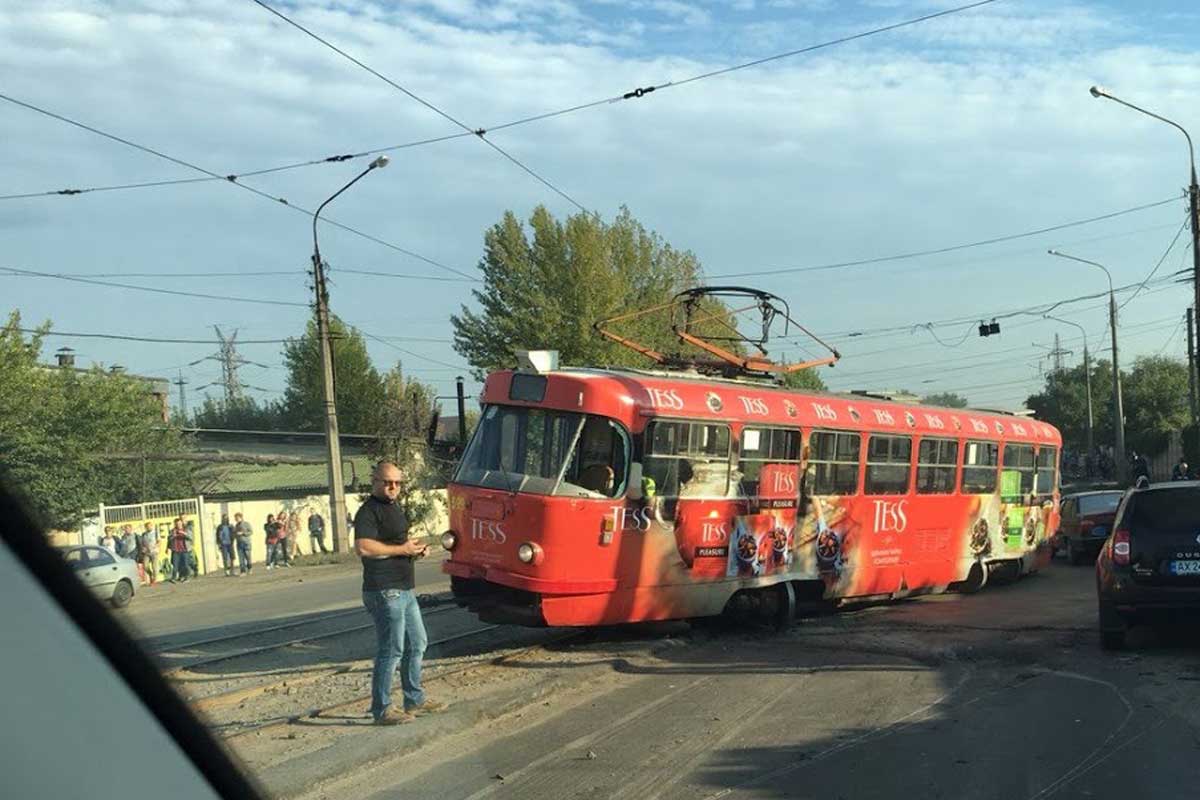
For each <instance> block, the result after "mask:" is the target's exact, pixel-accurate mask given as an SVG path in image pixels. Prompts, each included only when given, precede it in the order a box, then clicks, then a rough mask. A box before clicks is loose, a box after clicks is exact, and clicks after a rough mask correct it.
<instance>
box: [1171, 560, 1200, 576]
mask: <svg viewBox="0 0 1200 800" xmlns="http://www.w3.org/2000/svg"><path fill="white" fill-rule="evenodd" d="M1170 570H1171V574H1172V575H1200V561H1172V562H1171V564H1170Z"/></svg>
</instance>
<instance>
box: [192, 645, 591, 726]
mask: <svg viewBox="0 0 1200 800" xmlns="http://www.w3.org/2000/svg"><path fill="white" fill-rule="evenodd" d="M502 627H505V626H502V625H486V626H484V627H481V628H476V629H474V630H470V631H464V632H462V633H457V634H454V635H452V636H446V637H442V638H439V639H434V640H431V641H430V642H429V646H430V647H435V646H438V645H444V644H448V643H450V642H454V641H459V640H462V639H466V638H470V637H472V636H479V635H482V634H485V633H488V632H490V631H494V630H496V629H498V628H502ZM585 633H586V631H580V630H569V631H566V632H564V633H561V634H558V635H557V636H552V637H550V638H548V639H546V640H543V641H540V642H536V643H534V644H530V645H527V646H524V647H520V648H518V649H516V650H511V651H509V652H506V653H504V654H502V655H499V656H490V657H485V658H480V659H473V660H471V661H468V662H466V663H460V664H456V665H455V666H453V667H449V668H447V669H434V670H430V672H429V674H428V675H426V677H425V682H426V683H436V682H440V681H444V680H446V679H447V678H451V677H454V676H456V675H461V674H462V673H464V672H466V671H467V670H471V669H477V668H479V667H481V666H499V665H502V664H503V663H504V662H505V661H508V660H510V659H513V658H518V657H520V656H523V655H526V654H528V653H531V652H534V651H536V650H539V649H541V648H544V647H546V646H548V645H552V644H559V643H562V642H565V641H569V640H571V639H575V638H580V637H581V636H583V635H584V634H585ZM346 671H349V670H346ZM320 677H325V676H320ZM370 702H371V695H370V694H361V695H357V696H355V697H353V698H351V699H349V700H342V701H339V702H337V703H333V704H330V705H328V706H319V707H316V708H310V709H308V710H306V711H302V712H299V713H292V714H281V715H276V716H274V717H269V718H267V719H263V720H256V721H253V722H247V723H238V722H230V723H224V724H221V725H214V726H210V727H211V728H213V730H214V732H216V733H217V734H218V735H220V736H222V738H224V739H225V740H226V741H230V740H234V739H237V738H239V737H242V736H246V735H248V734H252V733H263V732H266V731H270V730H275V729H283V728H287V727H288V726H290V725H293V724H297V723H300V722H303V721H305V720H315V719H320V718H321V717H323V716H326V715H336V714H343V713H347V712H361V711H362V708H363V704H364V703H370Z"/></svg>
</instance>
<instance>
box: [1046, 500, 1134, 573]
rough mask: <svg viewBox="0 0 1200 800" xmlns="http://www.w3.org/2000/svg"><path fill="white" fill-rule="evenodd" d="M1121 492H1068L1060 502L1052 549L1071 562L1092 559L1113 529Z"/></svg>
mask: <svg viewBox="0 0 1200 800" xmlns="http://www.w3.org/2000/svg"><path fill="white" fill-rule="evenodd" d="M1124 494H1125V493H1124V492H1122V491H1101V492H1080V493H1079V494H1071V495H1067V496H1066V497H1064V498H1063V499H1062V502H1061V503H1060V505H1059V515H1060V520H1059V524H1058V535H1057V537H1056V541H1055V549H1056V550H1058V551H1061V552H1062V553H1063V554H1065V555H1066V558H1067V561H1069V562H1070V563H1072V564H1083V563H1087V562H1094V561H1095V560H1096V556H1097V555H1098V554H1099V552H1100V548H1101V547H1102V546H1103V545H1104V540H1105V539H1107V538H1108V534H1109V532H1110V531H1111V530H1112V524H1113V519H1114V518H1115V517H1116V514H1117V506H1118V505H1120V503H1121V497H1122V496H1123V495H1124Z"/></svg>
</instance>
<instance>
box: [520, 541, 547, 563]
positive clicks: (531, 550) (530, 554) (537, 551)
mask: <svg viewBox="0 0 1200 800" xmlns="http://www.w3.org/2000/svg"><path fill="white" fill-rule="evenodd" d="M517 558H518V559H520V561H521V563H522V564H540V563H542V558H543V553H542V548H541V547H539V546H538V545H536V544H535V543H533V542H522V543H521V545H520V546H519V547H518V548H517Z"/></svg>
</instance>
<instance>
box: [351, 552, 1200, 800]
mask: <svg viewBox="0 0 1200 800" xmlns="http://www.w3.org/2000/svg"><path fill="white" fill-rule="evenodd" d="M1092 580H1093V578H1092V571H1091V569H1090V568H1087V567H1078V568H1072V567H1068V566H1065V565H1059V564H1056V565H1054V566H1052V567H1051V568H1049V569H1048V570H1046V571H1045V572H1043V573H1042V574H1041V575H1038V576H1034V577H1032V578H1027V579H1024V580H1022V581H1020V582H1018V583H1016V584H1014V585H1011V586H1003V587H989V588H988V589H986V590H985V591H983V592H981V593H979V594H976V595H972V596H963V595H947V596H941V597H935V598H922V599H917V600H912V601H908V602H903V603H899V604H893V605H889V606H883V607H873V608H868V609H863V610H859V611H855V612H852V613H841V614H838V615H834V616H830V617H822V618H819V619H815V620H809V621H806V622H805V623H803V624H801V625H799V626H797V627H796V628H795V629H793V631H791V632H789V633H788V634H785V635H782V636H776V635H772V634H770V633H768V632H766V631H763V630H757V631H755V630H733V631H724V632H717V633H700V632H697V633H695V634H687V635H685V636H684V637H683V641H680V642H665V643H661V642H660V647H659V650H658V651H657V653H656V655H655V657H654V658H653V659H650V660H644V661H637V660H629V659H611V661H612V664H613V667H612V669H611V674H608V675H607V676H606V677H605V678H604V679H603V680H599V679H597V678H596V676H595V674H592V673H589V675H591V677H589V678H587V679H586V680H585V679H583V678H582V677H581V679H580V681H578V683H579V684H580V685H579V686H578V687H576V688H575V689H573V690H572V691H570V692H568V693H567V695H566V696H564V697H563V698H561V699H560V701H559V702H558V703H556V705H557V706H558V708H556V709H553V710H542V709H540V708H530V709H528V710H526V711H525V712H524V713H522V714H521V715H516V716H514V715H510V716H508V717H505V718H503V719H502V720H500V721H499V722H497V724H495V725H490V726H484V727H482V728H481V729H479V730H477V731H474V732H473V733H471V734H470V735H469V738H462V737H460V738H459V739H458V740H457V741H456V742H453V743H442V744H439V745H438V746H437V747H436V748H434V752H432V753H430V754H429V755H428V756H426V755H425V751H422V753H421V754H420V755H418V756H417V757H415V758H409V757H406V754H405V753H403V752H402V751H397V756H396V758H395V759H393V760H391V761H389V762H388V763H385V764H383V765H381V766H378V767H376V768H375V769H374V770H371V771H369V774H364V775H363V776H362V778H361V779H360V780H358V782H357V784H356V786H355V796H361V797H373V798H376V800H383V799H384V798H389V799H391V798H410V797H411V798H417V797H420V798H426V797H441V798H470V800H481V798H487V797H495V798H523V799H524V800H542V799H545V800H551V799H553V800H566V799H569V798H580V799H582V798H588V799H594V800H599V798H606V799H607V798H628V799H629V800H633V799H635V798H636V800H653V799H655V798H663V799H666V798H680V799H682V798H710V799H712V800H715V798H721V797H728V798H814V799H815V798H819V799H820V800H836V799H837V798H856V799H857V798H922V800H923V799H924V798H940V797H945V798H956V799H957V798H1005V800H1008V799H1009V798H1021V799H1022V800H1041V798H1048V797H1059V798H1089V800H1095V798H1113V800H1116V798H1122V799H1124V798H1130V797H1137V798H1184V797H1194V796H1196V791H1197V789H1196V787H1197V786H1200V703H1197V696H1198V695H1197V689H1198V688H1200V685H1198V684H1197V681H1200V660H1198V659H1197V655H1200V645H1198V643H1197V637H1196V636H1195V627H1194V626H1193V627H1192V628H1191V629H1190V630H1180V629H1174V630H1171V631H1169V632H1164V633H1161V634H1160V633H1158V632H1154V631H1138V632H1137V634H1136V635H1135V636H1134V637H1133V643H1134V645H1135V648H1136V649H1134V650H1132V651H1130V652H1128V653H1118V654H1112V653H1106V652H1103V651H1101V650H1100V649H1099V646H1098V641H1097V636H1096V633H1095V629H1094V625H1095V619H1094V618H1095V600H1094V596H1093V594H1092ZM613 635H614V636H615V637H616V639H615V641H616V643H617V645H618V646H624V647H628V646H629V643H628V641H625V642H624V643H622V642H621V641H620V640H621V637H622V636H623V634H620V633H617V634H613ZM631 637H634V635H633V634H629V635H626V639H627V640H628V639H629V638H631ZM665 644H672V645H673V646H670V647H667V646H665ZM597 661H598V662H599V663H606V662H604V660H603V659H599V658H598V659H597ZM580 674H581V676H582V674H583V673H582V672H581V673H580ZM443 696H444V697H447V699H451V697H450V696H449V695H448V694H445V693H444V694H443ZM534 705H535V706H538V707H540V706H541V705H542V704H540V703H539V704H534ZM545 705H549V703H547V704H545ZM331 792H332V793H329V794H328V795H327V796H331V797H332V796H335V795H336V790H331Z"/></svg>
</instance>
